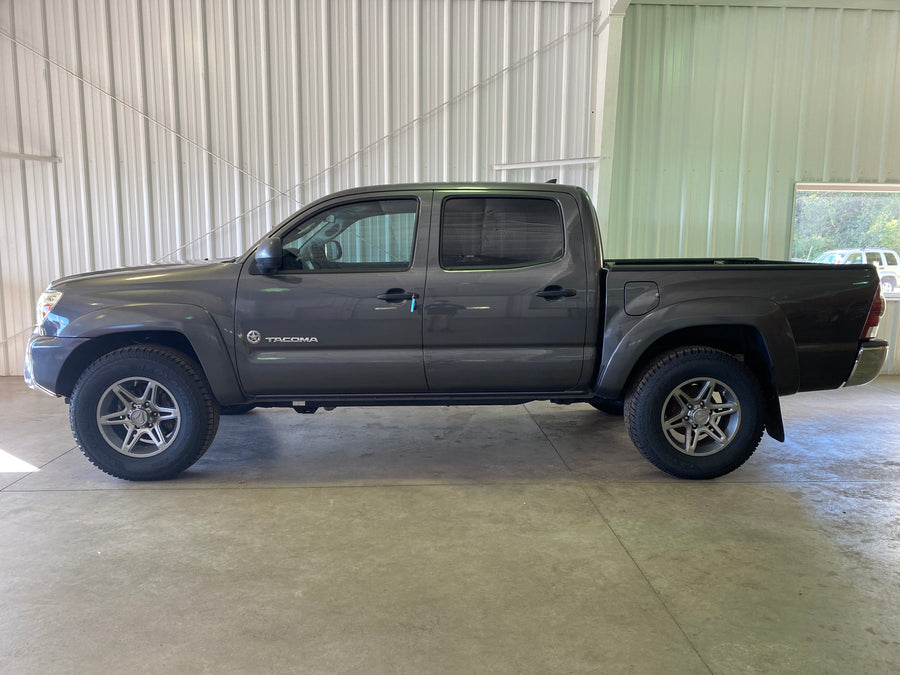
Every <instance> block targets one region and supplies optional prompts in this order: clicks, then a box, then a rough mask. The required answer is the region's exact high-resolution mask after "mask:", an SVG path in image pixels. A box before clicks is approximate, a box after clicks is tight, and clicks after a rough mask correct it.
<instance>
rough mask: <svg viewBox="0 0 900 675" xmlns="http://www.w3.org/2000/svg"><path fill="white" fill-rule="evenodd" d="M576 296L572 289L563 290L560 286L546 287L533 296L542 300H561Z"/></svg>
mask: <svg viewBox="0 0 900 675" xmlns="http://www.w3.org/2000/svg"><path fill="white" fill-rule="evenodd" d="M577 294H578V292H577V291H576V290H575V289H574V288H563V287H562V286H556V285H554V286H547V288H545V289H544V290H542V291H538V292H537V293H535V295H536V296H537V297H539V298H544V300H561V299H563V298H573V297H575V296H576V295H577Z"/></svg>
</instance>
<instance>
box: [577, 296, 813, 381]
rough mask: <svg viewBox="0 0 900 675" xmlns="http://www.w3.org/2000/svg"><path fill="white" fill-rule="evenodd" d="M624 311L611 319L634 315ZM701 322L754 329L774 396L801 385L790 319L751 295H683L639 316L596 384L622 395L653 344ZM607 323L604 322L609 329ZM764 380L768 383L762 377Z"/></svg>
mask: <svg viewBox="0 0 900 675" xmlns="http://www.w3.org/2000/svg"><path fill="white" fill-rule="evenodd" d="M634 319H635V317H629V316H627V315H626V314H624V312H620V313H619V314H618V315H616V316H614V317H611V320H610V323H616V322H619V323H624V322H627V321H633V320H634ZM704 326H733V327H747V328H750V329H754V330H755V331H756V333H757V334H758V335H759V339H760V342H761V348H762V350H763V355H764V356H765V358H766V360H767V361H768V365H769V375H770V378H771V382H770V384H771V387H772V388H773V389H774V393H775V394H776V395H777V396H784V395H788V394H794V393H796V392H797V390H798V388H799V382H800V366H799V358H798V355H797V344H796V342H795V341H794V335H793V332H792V330H791V326H790V322H789V321H788V318H787V316H786V315H785V314H784V312H783V311H782V310H781V308H780V307H779V306H778V305H777V304H776V303H775V302H772V301H771V300H767V299H763V298H750V297H716V298H700V299H696V300H687V301H685V302H679V303H675V304H672V305H667V306H665V307H662V308H660V309H657V310H653V311H651V312H649V313H647V314H645V315H644V316H642V317H637V320H636V321H634V323H632V324H631V325H630V326H628V327H626V329H625V333H624V335H623V336H622V338H621V339H620V340H619V342H618V344H617V345H616V348H615V350H614V351H613V352H612V354H610V356H609V359H608V360H607V359H604V363H602V364H601V369H600V373H599V375H598V377H597V384H596V387H595V392H596V395H597V396H599V397H602V398H620V397H621V396H622V394H623V393H624V392H623V390H624V388H625V387H626V385H627V383H628V380H629V378H630V377H631V376H632V374H633V372H634V370H635V368H636V367H638V366H639V365H640V364H641V363H642V361H643V357H644V355H645V354H646V353H647V351H648V350H650V349H651V348H652V347H653V345H655V344H656V343H657V342H659V341H660V340H662V339H663V338H665V337H666V336H667V335H671V334H672V333H675V332H677V331H679V330H684V329H690V328H700V327H704ZM609 329H610V326H609V325H608V326H607V331H609ZM764 384H766V383H764Z"/></svg>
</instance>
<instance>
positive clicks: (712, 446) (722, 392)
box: [625, 347, 765, 479]
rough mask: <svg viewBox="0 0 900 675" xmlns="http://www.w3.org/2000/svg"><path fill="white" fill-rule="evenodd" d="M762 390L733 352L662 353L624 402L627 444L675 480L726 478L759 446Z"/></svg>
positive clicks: (695, 349)
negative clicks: (628, 442)
mask: <svg viewBox="0 0 900 675" xmlns="http://www.w3.org/2000/svg"><path fill="white" fill-rule="evenodd" d="M764 401H765V399H764V396H763V390H762V386H761V385H760V383H759V380H758V379H757V377H756V376H755V375H754V374H753V372H752V371H751V370H750V369H749V368H748V367H747V366H746V365H745V364H743V363H742V362H740V361H738V360H737V359H735V358H734V357H732V356H731V355H729V354H727V353H725V352H722V351H719V350H717V349H711V348H708V347H688V348H682V349H676V350H673V351H670V352H667V353H665V354H663V355H662V356H660V357H659V358H658V359H656V360H655V361H654V362H653V363H651V364H650V366H649V367H648V368H647V369H646V370H645V371H644V372H643V374H642V375H641V377H640V379H639V380H638V383H637V386H635V387H634V388H633V389H632V390H631V392H630V393H629V396H628V397H627V398H626V401H625V424H626V426H627V428H628V433H629V436H630V437H631V441H632V442H633V443H634V444H635V446H637V449H638V450H640V452H641V454H642V455H644V457H646V458H647V459H648V460H649V461H650V462H651V463H652V464H653V465H654V466H656V467H657V468H658V469H660V470H662V471H664V472H666V473H668V474H670V475H672V476H676V477H677V478H690V479H708V478H718V477H719V476H724V475H725V474H727V473H730V472H731V471H734V470H735V469H737V468H738V467H739V466H741V465H742V464H743V463H744V462H746V461H747V460H748V459H749V458H750V456H751V455H752V454H753V452H754V451H755V450H756V448H757V446H758V445H759V442H760V439H761V438H762V432H763V426H764V422H765V414H764V413H765V409H764Z"/></svg>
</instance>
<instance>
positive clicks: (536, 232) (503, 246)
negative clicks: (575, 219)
mask: <svg viewBox="0 0 900 675" xmlns="http://www.w3.org/2000/svg"><path fill="white" fill-rule="evenodd" d="M564 247H565V231H564V228H563V219H562V214H561V212H560V207H559V204H557V202H555V201H554V200H552V199H543V198H529V197H450V198H448V199H447V200H445V201H444V207H443V214H442V227H441V250H440V260H441V267H443V268H444V269H448V270H454V269H497V268H514V267H527V266H530V265H540V264H542V263H548V262H552V261H554V260H558V259H559V258H561V257H562V255H563V251H564Z"/></svg>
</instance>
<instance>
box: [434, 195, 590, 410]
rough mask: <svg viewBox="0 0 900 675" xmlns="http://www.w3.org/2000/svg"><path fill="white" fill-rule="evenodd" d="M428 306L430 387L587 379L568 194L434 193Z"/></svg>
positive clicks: (575, 383) (563, 384) (524, 385)
mask: <svg viewBox="0 0 900 675" xmlns="http://www.w3.org/2000/svg"><path fill="white" fill-rule="evenodd" d="M433 212H434V216H433V220H435V221H436V220H437V218H438V214H440V232H439V236H435V234H433V235H432V237H431V242H430V245H429V261H430V266H429V271H428V284H427V287H426V294H425V302H424V311H425V316H424V320H425V323H424V335H423V344H424V349H425V370H426V375H427V378H428V387H429V390H430V391H432V392H487V391H562V390H566V389H573V388H577V387H579V385H580V384H582V377H583V372H582V371H583V364H584V363H585V360H586V359H589V358H590V355H589V354H588V352H587V351H586V328H587V317H588V315H589V312H588V300H589V297H588V292H587V290H588V289H587V286H588V280H587V265H586V262H585V255H584V248H585V246H584V240H583V232H582V228H581V216H580V214H579V212H578V204H577V202H576V200H575V199H574V198H573V197H572V196H571V195H569V194H567V193H561V192H551V191H547V192H542V191H530V190H522V191H521V192H512V193H510V192H504V193H503V194H502V195H496V194H491V193H490V192H485V191H480V192H476V191H471V192H465V191H458V190H452V191H451V190H448V191H444V192H436V193H435V196H434V207H433Z"/></svg>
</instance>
